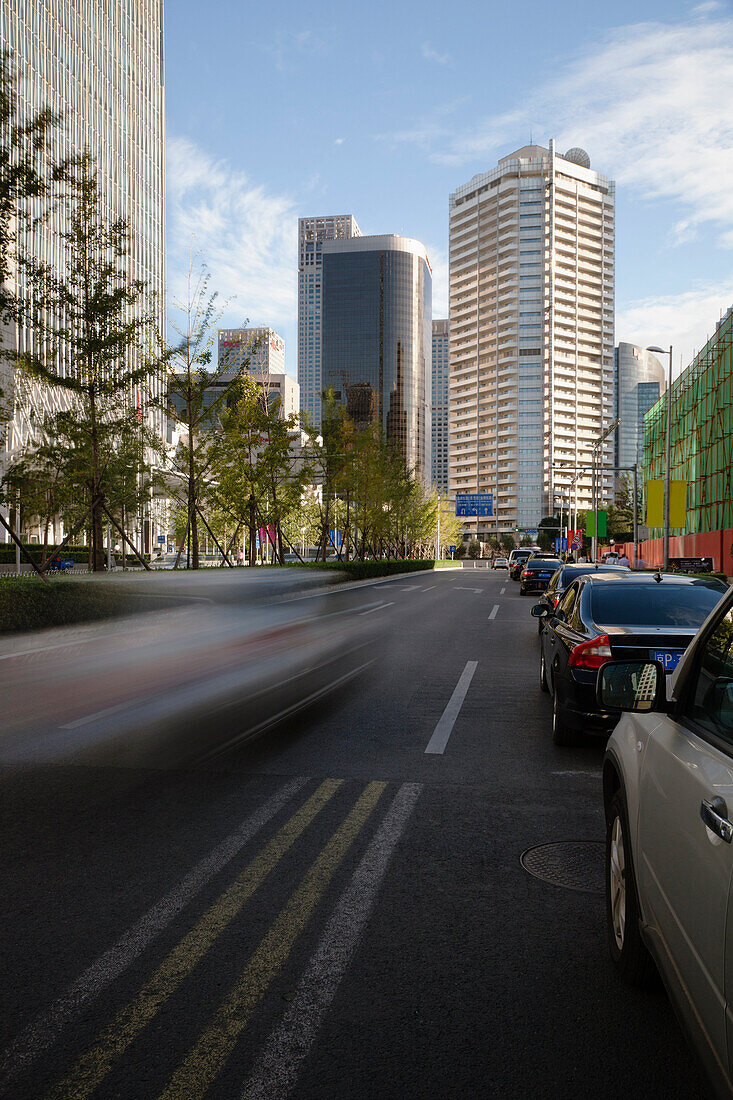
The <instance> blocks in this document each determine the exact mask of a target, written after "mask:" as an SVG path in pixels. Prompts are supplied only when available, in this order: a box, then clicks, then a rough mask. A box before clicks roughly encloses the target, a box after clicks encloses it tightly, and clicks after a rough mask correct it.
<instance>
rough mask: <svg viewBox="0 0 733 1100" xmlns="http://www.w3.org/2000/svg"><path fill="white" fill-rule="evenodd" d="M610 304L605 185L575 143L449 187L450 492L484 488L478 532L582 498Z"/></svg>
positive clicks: (609, 382)
mask: <svg viewBox="0 0 733 1100" xmlns="http://www.w3.org/2000/svg"><path fill="white" fill-rule="evenodd" d="M613 314H614V184H613V182H612V181H611V180H609V179H607V178H606V177H605V176H602V175H599V174H598V173H597V172H594V171H592V170H591V168H590V159H589V157H588V155H587V153H585V152H584V151H583V150H582V149H571V150H570V151H569V152H568V153H566V154H565V155H564V156H560V155H559V154H557V153H556V152H555V148H554V142H552V141H551V142H550V148H549V149H545V148H543V147H542V146H537V145H528V146H525V147H524V148H522V149H518V150H517V151H516V152H514V153H510V154H509V156H506V157H503V158H502V159H501V160H500V161H499V163H498V165H497V167H496V168H494V169H492V170H491V171H490V172H486V173H483V174H481V175H477V176H474V177H473V179H472V180H471V181H470V183H467V184H465V185H464V186H463V187H459V188H458V190H457V191H455V193H454V194H452V195H451V197H450V359H451V369H450V416H449V424H450V428H449V430H450V490H451V493H462V492H463V493H476V492H493V494H494V511H495V515H494V518H493V519H486V520H479V521H478V523H477V524H476V527H475V528H474V525H473V523H471V524H469V527H470V528H471V529H473V530H476V532H477V533H478V535H479V537H481V536H483V535H485V534H490V533H492V532H495V531H497V530H498V531H512V530H514V529H515V528H516V527H519V528H520V529H521V528H533V527H536V526H537V524H538V521H539V520H540V518H541V517H542V516H544V515H550V514H552V513H553V511H554V510H555V502H556V501H558V503H557V507H558V509H559V498H563V499H564V507H565V508H566V509H567V508H568V506H569V505H570V506H573V505H574V504H575V503H576V502H577V507H578V508H580V509H589V508H590V507H591V480H592V479H591V470H590V466H591V462H592V457H593V444H594V442H595V441H596V440H597V439H598V437H599V435H600V434H601V432H602V431H603V430H604V429H605V428H606V427H607V425H608V424H609V423H610V421H611V419H612V417H613V410H614V404H613V377H614V330H613ZM612 454H613V439H612V438H609V440H608V441H607V442H606V444H604V455H605V458H606V461H607V462H608V463H609V464H610V463H611V462H612ZM576 478H577V480H576ZM602 481H603V484H602V486H601V492H600V499H607V497H608V496H610V494H611V491H612V483H613V475H612V473H611V471H610V469H609V471H608V473H607V474H604V477H603V479H602Z"/></svg>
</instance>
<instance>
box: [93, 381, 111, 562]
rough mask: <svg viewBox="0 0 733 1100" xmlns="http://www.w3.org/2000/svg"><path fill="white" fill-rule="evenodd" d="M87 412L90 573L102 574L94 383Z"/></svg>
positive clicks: (100, 480)
mask: <svg viewBox="0 0 733 1100" xmlns="http://www.w3.org/2000/svg"><path fill="white" fill-rule="evenodd" d="M89 412H90V418H89V419H90V427H91V434H92V571H93V572H94V573H103V572H104V570H105V569H106V567H107V563H106V561H105V560H104V541H103V535H102V499H101V488H102V485H101V482H102V478H101V476H100V472H99V434H98V425H97V399H96V394H95V392H94V383H90V385H89Z"/></svg>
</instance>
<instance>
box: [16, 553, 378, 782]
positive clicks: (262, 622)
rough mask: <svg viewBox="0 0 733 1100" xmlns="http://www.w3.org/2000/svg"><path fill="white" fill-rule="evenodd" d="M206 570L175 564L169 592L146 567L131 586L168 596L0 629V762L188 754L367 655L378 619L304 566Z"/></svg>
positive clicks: (187, 757) (210, 749)
mask: <svg viewBox="0 0 733 1100" xmlns="http://www.w3.org/2000/svg"><path fill="white" fill-rule="evenodd" d="M293 572H295V571H293ZM208 579H209V580H211V581H213V582H214V583H213V584H212V583H210V584H206V585H202V584H201V583H200V579H199V578H198V577H196V576H195V575H194V577H192V576H191V575H190V574H189V575H187V576H186V577H185V578H182V579H181V587H183V588H184V589H185V592H186V594H185V595H183V596H178V597H177V596H176V595H175V593H176V592H177V591H178V589H177V587H176V583H175V580H176V579H175V576H174V575H171V574H168V575H164V576H163V577H160V575H157V576H156V575H154V574H153V575H151V574H147V575H145V576H143V577H142V578H141V579H140V584H139V587H138V585H137V584H136V589H137V591H138V593H139V596H140V598H144V597H145V596H146V595H148V596H149V597H150V599H151V606H155V602H154V601H155V600H156V599H157V600H158V601H159V602H160V601H161V600H163V602H164V603H165V602H166V601H165V599H164V597H165V594H166V593H167V592H169V593H171V596H170V603H171V606H170V607H165V609H164V610H158V611H156V610H151V611H144V612H140V613H139V614H136V615H130V616H128V617H125V618H120V619H115V620H114V621H113V622H110V621H102V622H99V623H91V624H90V623H83V624H78V625H75V626H70V627H64V628H59V629H55V630H53V631H46V632H44V634H43V635H38V634H36V635H5V636H3V637H2V638H0V695H2V698H3V701H4V705H5V713H4V717H3V737H2V740H1V741H0V760H1V761H2V763H4V764H10V765H23V764H38V763H47V764H68V763H74V764H89V765H107V766H114V767H151V768H169V767H182V766H187V765H189V764H191V763H196V762H200V761H202V760H205V759H209V758H213V757H215V756H218V755H221V754H223V753H226V752H228V751H230V750H231V749H232V748H233V747H234V746H236V745H239V744H240V743H242V742H244V741H246V740H247V739H249V738H251V737H254V736H256V735H258V734H260V733H262V732H263V731H264V730H266V729H269V728H270V727H271V726H273V725H274V724H276V723H277V722H279V721H281V720H282V719H284V718H289V717H290V716H292V715H294V714H296V713H297V712H298V710H300V709H301V708H303V707H306V706H310V705H312V704H313V703H314V702H315V701H316V700H318V699H319V698H321V697H323V696H325V695H326V694H328V693H330V692H332V691H338V690H339V689H340V688H341V687H342V686H343V685H345V684H346V683H347V682H348V681H349V680H350V679H351V678H352V677H353V676H356V675H357V674H358V673H359V672H360V671H361V670H363V669H365V668H366V667H367V665H368V664H369V663H370V662H371V660H372V659H373V657H374V653H373V647H374V640H373V635H374V633H375V632H376V631H377V630H378V629H379V627H378V625H377V624H376V623H374V622H373V621H372V620H371V619H364V618H363V617H361V616H360V615H359V613H358V611H357V610H356V609H351V608H350V607H349V606H348V603H347V604H346V606H343V605H342V603H341V596H340V595H339V593H338V591H336V590H334V591H333V592H331V591H330V590H329V588H328V587H327V586H326V585H323V587H322V590H319V589H317V590H314V589H313V588H312V585H313V580H314V578H311V577H308V578H304V577H303V576H302V574H301V573H300V572H297V574H296V577H295V578H294V579H292V575H291V577H290V578H289V576H288V571H285V570H283V571H282V574H280V572H279V571H275V570H264V569H262V570H260V569H257V570H251V571H250V570H243V569H242V570H233V569H232V570H229V569H224V570H221V571H220V572H219V574H218V576H215V577H214V576H210V577H209V578H208ZM161 581H162V582H164V583H162V584H161ZM167 582H170V583H167ZM301 593H304V594H306V595H307V598H303V599H300V598H298V597H299V596H300V594H301ZM177 599H178V600H179V601H180V603H182V604H183V606H180V604H179V605H177V602H176V601H177ZM49 649H51V650H53V653H52V654H51V657H52V659H51V660H49V653H48V650H49Z"/></svg>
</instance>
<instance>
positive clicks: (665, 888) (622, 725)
mask: <svg viewBox="0 0 733 1100" xmlns="http://www.w3.org/2000/svg"><path fill="white" fill-rule="evenodd" d="M662 583H663V584H666V578H665V580H664V581H663V582H662ZM666 681H667V676H666V675H665V671H664V668H663V665H662V664H661V663H660V662H659V661H653V660H650V659H649V657H647V658H640V659H635V660H624V661H622V662H617V661H613V662H610V663H608V664H606V665H604V666H603V668H602V669H601V670H600V672H599V673H598V689H597V690H598V700H599V701H598V706H599V709H601V710H603V711H605V712H606V713H608V714H612V715H613V716H614V717H615V718H617V719H618V724H617V726H616V728H615V729H614V731H613V733H612V734H611V737H610V739H609V742H608V746H607V749H606V754H605V758H604V762H603V802H604V809H605V816H606V863H605V867H606V875H605V878H606V927H607V941H608V947H609V951H610V955H611V959H612V961H613V964H614V966H615V967H616V970H617V971H618V973H619V975H620V976H621V977H622V978H623V979H624V980H625V981H626V982H628V983H629V984H632V985H643V984H644V983H645V981H646V979H647V977H648V975H649V972H650V970H653V965H652V960H653V962H654V963H656V967H657V969H658V971H659V973H660V975H661V977H662V979H663V981H664V984H665V986H666V987H667V991H668V993H669V996H670V999H671V1000H672V1002H673V1004H674V1006H675V1008H676V1010H677V1014H678V1016H679V1017H680V1020H681V1021H682V1024H683V1026H684V1028H685V1030H686V1031H687V1033H688V1035H689V1037H690V1039H691V1041H692V1043H693V1046H694V1047H695V1049H696V1050H697V1053H698V1055H699V1057H700V1059H701V1061H702V1063H703V1066H704V1067H705V1069H706V1070H707V1073H708V1076H709V1077H710V1081H711V1083H712V1086H713V1090H714V1091H715V1093H717V1094H718V1095H720V1096H730V1095H731V1093H733V1014H732V1003H731V1002H732V998H731V984H730V982H731V974H733V937H732V936H731V927H733V892H732V891H731V883H732V881H733V589H728V593H727V595H725V596H724V598H723V600H722V601H721V602H720V603H719V604H718V605H717V606H716V607H715V609H714V610H713V612H712V614H711V615H710V616H709V617H708V618H707V620H706V621H705V623H704V624H703V625H702V627H701V628H700V629H699V631H698V632H697V634H696V636H695V638H694V640H693V642H692V643H691V645H690V646H689V648H688V649H687V652H686V654H685V656H684V658H683V660H682V661H681V662H680V664H679V666H678V669H677V672H676V673H675V674H674V676H673V677H672V680H671V685H670V686H671V692H670V698H669V700H668V699H667V691H666V687H667V684H666ZM650 1009H651V1011H654V1008H653V1006H650ZM713 1090H711V1092H712V1091H713Z"/></svg>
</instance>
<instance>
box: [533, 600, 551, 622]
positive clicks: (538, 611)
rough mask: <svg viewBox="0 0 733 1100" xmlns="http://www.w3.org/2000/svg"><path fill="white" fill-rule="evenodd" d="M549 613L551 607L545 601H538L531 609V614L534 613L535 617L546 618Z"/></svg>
mask: <svg viewBox="0 0 733 1100" xmlns="http://www.w3.org/2000/svg"><path fill="white" fill-rule="evenodd" d="M549 613H550V609H549V607H546V606H545V604H543V603H536V604H535V605H534V607H533V608H532V610H531V611H530V615H534V617H535V619H546V618H547V616H548V615H549Z"/></svg>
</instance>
